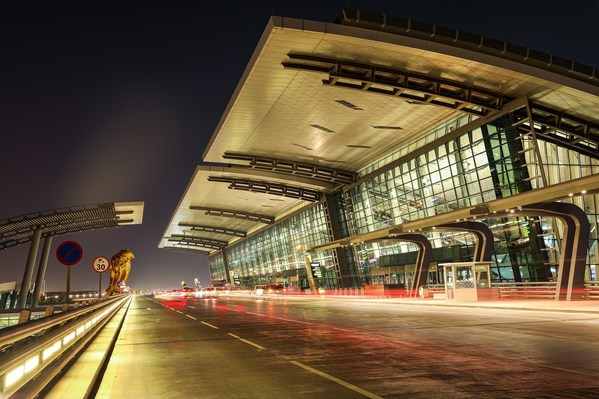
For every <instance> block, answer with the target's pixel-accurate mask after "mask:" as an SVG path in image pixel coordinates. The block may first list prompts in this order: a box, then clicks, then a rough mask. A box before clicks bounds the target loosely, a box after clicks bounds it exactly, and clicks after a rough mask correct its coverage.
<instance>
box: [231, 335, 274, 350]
mask: <svg viewBox="0 0 599 399" xmlns="http://www.w3.org/2000/svg"><path fill="white" fill-rule="evenodd" d="M228 334H229V335H230V336H232V337H233V338H237V339H238V340H240V341H241V342H245V343H246V344H248V345H252V346H253V347H256V348H258V349H260V350H262V349H266V348H265V347H263V346H261V345H258V344H255V343H253V342H252V341H248V340H247V339H243V338H241V337H240V336H239V335H235V334H232V333H228Z"/></svg>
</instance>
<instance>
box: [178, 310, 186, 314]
mask: <svg viewBox="0 0 599 399" xmlns="http://www.w3.org/2000/svg"><path fill="white" fill-rule="evenodd" d="M177 313H181V314H185V313H183V312H181V311H180V310H177Z"/></svg>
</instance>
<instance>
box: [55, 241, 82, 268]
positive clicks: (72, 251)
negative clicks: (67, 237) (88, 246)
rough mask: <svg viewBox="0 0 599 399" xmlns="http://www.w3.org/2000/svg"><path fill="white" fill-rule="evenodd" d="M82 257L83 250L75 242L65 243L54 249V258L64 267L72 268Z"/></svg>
mask: <svg viewBox="0 0 599 399" xmlns="http://www.w3.org/2000/svg"><path fill="white" fill-rule="evenodd" d="M82 256H83V248H81V245H79V243H76V242H75V241H65V242H63V243H61V244H60V245H59V246H58V248H56V258H57V259H58V261H59V262H60V263H62V264H63V265H65V266H73V265H74V264H76V263H78V262H79V261H80V260H81V257H82Z"/></svg>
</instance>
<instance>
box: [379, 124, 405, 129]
mask: <svg viewBox="0 0 599 399" xmlns="http://www.w3.org/2000/svg"><path fill="white" fill-rule="evenodd" d="M373 128H375V129H389V130H403V127H399V126H386V125H374V126H373Z"/></svg>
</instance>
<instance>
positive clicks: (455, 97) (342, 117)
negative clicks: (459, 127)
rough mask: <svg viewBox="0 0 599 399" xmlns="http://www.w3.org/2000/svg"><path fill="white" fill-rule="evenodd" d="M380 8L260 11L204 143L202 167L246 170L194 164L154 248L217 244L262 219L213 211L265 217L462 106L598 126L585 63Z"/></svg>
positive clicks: (475, 111)
mask: <svg viewBox="0 0 599 399" xmlns="http://www.w3.org/2000/svg"><path fill="white" fill-rule="evenodd" d="M359 15H364V16H365V18H360V17H359ZM366 16H368V18H366ZM383 17H384V16H383ZM383 17H380V16H378V17H377V16H373V15H372V14H368V13H364V14H359V12H358V13H357V14H356V12H355V11H354V12H353V13H352V12H348V11H347V10H345V11H344V13H343V14H342V16H341V17H340V19H339V21H338V23H325V22H316V21H307V20H299V19H293V18H284V17H276V16H273V17H272V18H271V19H270V21H269V22H268V24H267V27H266V29H265V31H264V33H263V35H262V37H261V39H260V42H259V43H258V46H257V48H256V50H255V52H254V54H253V56H252V58H251V59H250V61H249V63H248V66H247V68H246V70H245V72H244V74H243V76H242V77H241V79H240V82H239V84H238V86H237V89H236V90H235V92H234V94H233V96H232V98H231V100H230V102H229V104H228V106H227V109H226V110H225V111H224V113H223V116H222V118H221V120H220V123H219V124H218V126H217V128H216V130H215V132H214V133H213V136H212V138H211V140H210V142H209V144H208V146H207V148H206V149H205V151H204V153H203V161H204V162H206V163H210V164H213V165H217V164H225V165H226V166H227V167H231V168H233V167H235V168H241V169H246V171H245V172H244V173H242V174H241V175H240V174H239V173H238V172H237V171H232V169H231V170H229V171H223V172H222V173H221V175H217V174H215V173H213V172H210V173H208V172H207V171H206V170H205V169H202V167H200V168H198V169H197V170H196V171H195V173H194V174H193V176H192V178H191V181H190V183H189V185H188V187H187V190H186V191H185V193H184V194H183V196H182V198H181V201H180V203H179V205H178V206H177V208H176V209H175V211H174V214H173V217H172V218H171V221H170V222H169V224H168V226H167V227H166V230H165V232H164V234H163V237H162V238H161V240H160V242H159V245H158V246H159V247H160V248H166V247H170V248H179V249H182V248H187V249H190V250H198V251H199V249H198V248H197V246H194V247H193V248H190V247H186V246H185V245H184V244H185V242H190V241H185V242H183V241H181V245H179V246H176V247H173V245H172V241H170V242H169V239H170V238H171V237H172V236H173V235H180V234H186V235H192V236H194V237H200V238H205V239H214V240H219V241H227V243H228V245H230V244H232V243H233V242H235V241H236V240H239V239H240V238H241V236H240V234H241V235H243V234H245V235H247V234H251V233H252V232H255V231H258V230H259V229H261V228H263V227H264V226H266V224H264V223H261V222H260V221H257V220H251V219H250V218H249V217H248V218H245V219H244V218H243V217H239V218H233V217H227V216H226V215H232V214H236V215H238V216H240V215H242V214H243V212H245V213H247V214H248V215H250V214H258V215H265V216H268V217H271V218H273V220H275V221H276V220H278V219H280V218H282V217H284V216H286V215H288V214H289V213H290V212H291V211H293V210H297V209H300V208H301V207H303V206H307V205H310V204H311V203H313V202H314V201H316V200H317V198H318V197H319V195H320V196H321V195H323V194H324V193H327V192H331V191H332V190H333V191H334V190H335V188H339V187H340V186H344V185H348V184H351V181H352V180H353V179H354V178H355V175H356V174H357V172H358V171H360V170H362V169H363V168H365V167H367V166H369V165H371V164H372V163H373V162H375V161H377V160H379V159H381V158H383V157H385V156H389V155H391V154H393V153H394V152H395V151H396V150H397V149H398V148H399V147H401V146H404V145H406V143H410V142H413V141H415V140H416V139H418V138H419V137H420V136H422V135H424V134H426V133H428V132H430V131H431V130H432V129H434V128H435V127H438V126H440V125H442V124H444V123H446V122H448V121H449V120H452V119H454V118H457V117H459V116H462V115H467V114H468V115H472V117H474V118H492V117H493V115H495V114H496V113H497V114H498V113H500V112H501V111H502V110H504V109H505V108H507V107H509V106H510V104H512V103H513V102H514V101H518V102H520V103H526V102H527V101H529V102H531V103H534V104H536V105H538V106H539V107H546V108H547V109H550V110H554V111H555V112H554V113H553V114H554V115H558V118H560V117H559V116H560V115H562V114H564V115H570V116H571V117H575V118H580V120H581V121H582V122H581V125H582V126H583V128H584V129H583V130H584V131H585V132H591V131H592V129H594V128H593V126H597V125H596V124H597V123H598V122H599V115H598V114H597V109H599V101H598V98H599V74H598V73H597V70H595V69H593V68H588V67H584V66H581V65H578V64H576V63H574V62H571V61H570V62H568V60H564V59H561V58H559V57H553V56H550V55H547V56H548V58H547V57H545V54H543V53H539V52H535V51H533V50H530V49H526V48H524V49H522V48H521V47H518V46H514V45H511V44H509V43H504V42H500V41H497V40H493V39H488V38H482V37H480V36H476V35H471V34H467V33H464V32H458V31H452V30H447V28H442V27H438V26H429V25H427V24H420V23H417V22H416V21H409V20H399V21H398V22H397V21H396V22H397V26H396V27H393V26H391V27H390V25H392V24H391V22H393V18H390V17H384V18H383ZM379 19H380V20H381V21H383V22H384V23H382V24H381V23H377V21H379ZM373 21H374V22H373ZM406 21H407V22H406ZM405 24H407V25H406V26H407V28H406V27H405V26H404V25H405ZM448 35H449V36H448ZM452 35H453V36H452ZM448 37H449V38H448ZM477 40H478V42H477ZM522 50H524V51H522ZM522 53H523V54H524V55H522ZM546 58H547V59H546ZM560 120H561V119H560ZM585 124H586V125H585ZM585 126H586V127H585ZM588 126H591V128H588ZM549 130H550V129H549ZM595 130H596V129H595ZM585 134H587V133H585ZM548 137H549V136H548ZM247 169H252V171H248V170H247ZM258 172H260V173H258ZM327 174H328V176H330V178H329V179H328V181H327V180H326V179H325V180H319V179H320V178H321V177H323V176H326V175H327ZM333 176H334V177H333ZM338 177H341V178H340V179H339V178H338ZM346 178H347V179H349V180H344V179H346ZM317 181H320V183H316V182H317ZM323 182H327V183H328V184H323ZM282 192H287V193H291V194H292V195H290V196H284V195H281V193H282ZM304 194H307V195H304ZM192 207H195V210H194V209H192ZM200 208H211V209H216V211H214V212H208V211H200V210H198V209H200ZM210 213H211V214H210ZM217 214H220V216H216V215H217ZM232 231H235V233H234V234H231V232H232ZM193 242H194V244H195V243H196V241H193ZM203 251H204V252H203V253H205V251H208V252H211V253H212V252H214V251H215V250H214V248H204V249H203Z"/></svg>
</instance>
